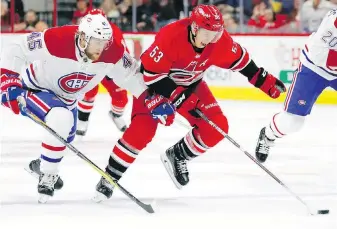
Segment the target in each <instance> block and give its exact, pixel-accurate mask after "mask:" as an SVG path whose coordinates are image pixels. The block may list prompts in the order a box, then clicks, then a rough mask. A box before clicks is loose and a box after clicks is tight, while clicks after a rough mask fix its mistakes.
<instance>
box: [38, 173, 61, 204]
mask: <svg viewBox="0 0 337 229" xmlns="http://www.w3.org/2000/svg"><path fill="white" fill-rule="evenodd" d="M58 179H59V176H58V175H56V174H45V173H41V174H40V177H39V184H38V186H37V191H38V193H39V194H40V195H39V199H38V201H39V203H41V204H44V203H46V202H47V201H48V200H49V198H50V197H52V196H54V186H55V183H56V181H57V180H58Z"/></svg>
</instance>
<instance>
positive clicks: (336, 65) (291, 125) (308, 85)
mask: <svg viewBox="0 0 337 229" xmlns="http://www.w3.org/2000/svg"><path fill="white" fill-rule="evenodd" d="M327 87H332V88H333V89H335V90H337V10H331V11H330V12H329V13H327V15H326V16H325V18H324V19H323V21H322V23H321V25H320V26H319V28H318V30H317V32H315V33H313V34H311V35H310V37H309V38H308V40H307V42H306V45H305V47H304V48H303V50H302V52H301V56H300V64H299V66H298V69H297V70H296V72H295V74H294V79H293V82H292V84H291V86H290V88H289V90H288V94H287V97H286V100H285V102H284V110H283V111H281V112H280V113H277V114H275V115H274V116H273V117H272V119H271V121H270V123H269V125H267V126H265V127H264V128H262V129H261V131H260V136H259V139H258V142H257V146H256V150H255V154H256V158H257V159H258V160H259V161H260V162H265V161H266V159H267V157H268V154H269V150H270V148H271V147H272V146H274V144H275V141H276V139H278V138H282V137H284V136H286V135H288V134H291V133H294V132H296V131H299V130H300V129H301V127H302V126H303V124H304V121H305V118H306V116H307V115H309V114H310V112H311V109H312V107H313V105H314V103H315V102H316V99H317V97H318V96H319V95H320V94H321V93H322V91H323V90H324V89H325V88H327Z"/></svg>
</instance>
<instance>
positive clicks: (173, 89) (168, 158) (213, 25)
mask: <svg viewBox="0 0 337 229" xmlns="http://www.w3.org/2000/svg"><path fill="white" fill-rule="evenodd" d="M141 62H142V65H141V71H142V72H143V74H144V76H143V77H144V80H145V83H146V84H147V86H148V87H149V91H148V93H147V94H146V93H144V94H143V95H142V96H140V97H139V98H138V99H136V98H134V100H133V109H132V120H131V124H130V126H129V128H128V129H127V130H126V131H125V133H124V135H123V136H122V138H121V139H120V140H119V141H118V142H117V144H116V145H115V147H114V148H113V151H112V154H111V155H110V158H109V164H108V166H107V167H106V171H107V172H108V173H109V174H110V175H111V176H112V177H113V178H114V179H116V180H119V179H120V178H121V177H122V175H123V173H124V172H125V171H126V170H127V169H128V167H129V166H130V165H131V164H132V163H133V162H134V161H135V159H136V157H137V155H138V154H139V152H140V151H141V150H142V149H144V148H145V147H146V145H147V144H148V143H149V142H151V140H152V138H153V137H154V135H155V133H156V129H157V125H158V123H162V124H164V125H170V124H172V122H173V120H174V115H175V112H178V113H179V114H180V115H182V116H183V117H185V118H186V119H187V120H188V122H189V123H190V125H191V126H193V127H194V128H193V129H192V130H191V131H190V132H188V133H187V135H186V136H185V137H184V138H182V139H181V140H180V141H179V142H177V143H176V144H175V145H173V146H172V147H170V148H169V149H167V150H166V152H165V153H164V154H162V155H161V159H162V161H163V163H164V165H165V167H166V169H167V171H168V173H169V174H170V177H171V178H172V180H173V181H174V184H175V185H176V186H177V188H181V187H182V186H184V185H187V183H188V182H189V173H188V169H187V161H190V160H192V159H193V158H195V157H197V156H200V155H202V154H204V153H205V152H206V151H207V150H208V149H210V148H212V147H213V146H215V145H216V144H217V143H218V142H220V141H221V140H222V139H223V136H222V135H221V134H219V133H218V132H217V131H216V130H214V129H213V128H212V127H210V126H209V125H208V124H207V123H205V122H204V121H203V120H202V119H200V118H199V117H197V116H196V114H195V113H193V110H195V109H196V108H198V109H200V110H201V111H202V112H203V113H204V114H205V115H206V116H207V117H208V118H209V119H210V120H211V121H213V122H214V123H216V124H217V125H218V126H220V127H221V128H222V129H223V130H224V131H225V132H228V122H227V118H226V116H225V115H224V114H223V113H222V111H221V109H220V107H219V105H218V103H217V101H216V99H215V98H214V96H213V95H212V93H211V91H210V89H209V88H208V86H207V84H206V82H205V81H204V80H203V73H204V71H205V70H206V69H207V68H208V67H210V66H212V65H215V66H218V67H221V68H224V69H230V70H232V71H239V72H240V73H241V74H242V75H244V76H245V77H247V80H248V81H249V82H250V83H251V84H253V85H254V86H255V87H257V88H259V89H260V90H261V91H263V92H264V93H265V94H266V95H268V96H270V97H271V98H277V97H279V95H280V93H282V92H285V90H286V88H285V86H284V85H283V83H282V82H281V81H280V80H278V79H277V78H275V77H274V76H273V75H271V74H270V73H268V72H267V71H266V70H264V69H263V68H262V67H257V65H256V64H255V63H254V61H253V60H252V59H251V57H250V55H249V53H248V52H247V50H246V49H245V48H243V47H242V46H241V45H240V44H238V43H236V42H234V41H233V39H232V38H231V37H230V35H229V34H228V33H227V32H226V31H225V30H224V22H223V19H222V16H221V13H220V11H219V10H218V9H217V8H216V7H215V6H213V5H199V6H197V7H196V8H194V9H193V12H192V14H191V17H190V18H186V19H182V20H179V21H176V22H174V23H171V24H169V25H167V26H165V27H163V28H162V29H161V30H160V31H159V33H158V34H157V35H156V37H155V41H154V42H153V44H152V45H151V46H150V47H149V48H148V49H147V50H146V51H145V52H144V53H143V54H142V56H141ZM144 101H145V102H144ZM101 181H102V180H101ZM97 187H98V189H97V190H98V191H99V192H100V197H103V198H104V197H105V198H109V197H110V196H111V194H112V191H113V190H112V187H111V186H104V185H102V182H100V183H99V184H98V186H97ZM98 194H99V193H98Z"/></svg>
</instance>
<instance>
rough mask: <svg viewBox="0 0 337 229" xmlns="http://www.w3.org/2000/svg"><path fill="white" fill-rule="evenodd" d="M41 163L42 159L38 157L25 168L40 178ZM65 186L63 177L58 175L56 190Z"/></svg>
mask: <svg viewBox="0 0 337 229" xmlns="http://www.w3.org/2000/svg"><path fill="white" fill-rule="evenodd" d="M40 164H41V159H40V158H38V159H36V160H32V161H31V162H30V163H29V165H28V167H27V168H25V170H26V171H27V172H29V173H30V174H31V175H32V176H34V177H35V178H36V179H39V177H40V175H41V170H40ZM62 187H63V180H62V179H61V177H58V179H57V181H56V183H55V185H54V189H56V190H60V189H61V188H62Z"/></svg>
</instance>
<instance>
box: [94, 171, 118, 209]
mask: <svg viewBox="0 0 337 229" xmlns="http://www.w3.org/2000/svg"><path fill="white" fill-rule="evenodd" d="M113 189H114V186H113V185H112V184H110V182H109V181H107V180H106V179H105V178H104V177H101V180H100V181H99V182H98V184H97V185H96V196H95V197H94V198H93V200H94V201H95V202H97V203H100V202H102V201H104V200H107V199H109V198H110V197H111V196H112V193H113Z"/></svg>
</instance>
